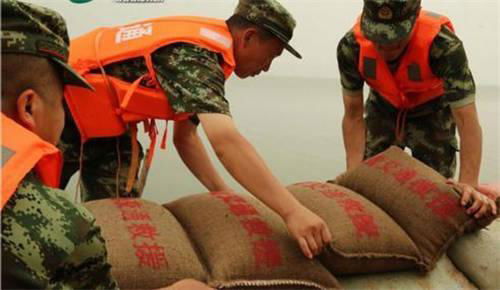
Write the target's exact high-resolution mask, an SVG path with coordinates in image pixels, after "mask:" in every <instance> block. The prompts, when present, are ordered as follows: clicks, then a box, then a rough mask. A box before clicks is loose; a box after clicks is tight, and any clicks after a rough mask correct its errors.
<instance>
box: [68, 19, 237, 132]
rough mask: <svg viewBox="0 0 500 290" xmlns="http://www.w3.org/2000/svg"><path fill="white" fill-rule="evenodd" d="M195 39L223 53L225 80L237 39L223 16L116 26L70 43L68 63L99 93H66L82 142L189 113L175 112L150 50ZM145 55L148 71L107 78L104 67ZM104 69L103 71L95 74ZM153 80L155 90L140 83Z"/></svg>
mask: <svg viewBox="0 0 500 290" xmlns="http://www.w3.org/2000/svg"><path fill="white" fill-rule="evenodd" d="M178 42H185V43H192V44H195V45H197V46H200V47H203V48H205V49H208V50H210V51H214V52H216V53H219V54H220V55H222V57H223V63H222V64H221V66H222V68H223V70H224V74H225V77H226V79H227V78H228V77H229V76H230V75H231V74H232V72H233V70H234V67H235V60H234V56H233V39H232V37H231V33H230V32H229V29H228V27H227V25H226V23H225V22H224V21H222V20H217V19H211V18H202V17H162V18H156V19H148V20H144V21H140V22H136V23H133V24H130V25H125V26H117V27H103V28H98V29H95V30H93V31H91V32H89V33H87V34H85V35H83V36H80V37H77V38H75V39H73V40H72V41H71V46H70V57H69V63H70V65H71V66H73V67H74V68H75V69H76V70H77V71H78V72H79V73H80V74H82V75H83V76H84V77H85V79H86V80H87V81H88V82H89V83H90V84H92V85H93V86H94V88H95V91H94V92H92V91H89V90H86V89H83V88H79V87H70V88H68V90H67V92H66V94H65V97H66V101H67V104H68V107H69V109H70V111H71V113H72V116H73V119H74V120H75V123H76V125H77V127H78V129H79V131H80V134H81V137H82V141H86V140H88V139H90V138H98V137H112V136H118V135H121V134H123V133H124V132H125V130H126V128H127V123H137V122H141V121H147V120H149V119H162V120H183V119H187V118H188V117H189V114H175V113H174V112H173V110H172V108H171V106H170V105H169V103H168V98H167V96H165V93H164V91H163V90H161V89H160V86H159V85H158V82H157V79H156V74H155V71H154V69H153V63H152V60H151V54H152V53H153V52H154V51H155V50H157V49H158V48H160V47H164V46H167V45H169V44H173V43H178ZM138 57H142V58H144V59H145V62H146V66H147V68H148V74H147V75H144V76H142V77H141V78H139V79H137V80H136V81H135V82H134V83H132V84H131V83H127V82H124V81H121V80H119V79H118V78H115V77H112V76H107V75H106V74H105V72H104V69H103V67H104V66H106V65H108V64H111V63H116V62H119V61H124V60H127V59H133V58H138ZM96 69H100V73H93V72H92V71H95V70H96ZM144 78H146V79H149V80H150V81H152V83H153V84H154V88H146V87H142V86H140V85H139V84H140V82H141V81H142V80H143V79H144Z"/></svg>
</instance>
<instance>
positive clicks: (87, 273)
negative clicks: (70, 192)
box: [2, 175, 117, 289]
mask: <svg viewBox="0 0 500 290" xmlns="http://www.w3.org/2000/svg"><path fill="white" fill-rule="evenodd" d="M110 268H111V267H110V265H109V264H108V263H107V254H106V248H105V244H104V240H103V238H102V237H101V235H100V229H99V228H98V227H96V226H95V224H94V218H93V217H92V216H91V215H90V213H89V212H88V211H87V210H85V209H84V208H83V207H81V206H78V205H75V204H73V203H72V202H71V201H70V200H69V197H67V196H66V194H65V193H64V192H62V191H60V190H56V189H52V188H48V187H45V186H44V185H42V184H41V183H40V182H39V181H38V180H37V179H36V178H35V177H34V176H33V175H30V176H28V177H27V178H25V180H24V181H23V182H22V183H21V184H20V185H19V187H18V189H17V191H16V193H15V194H14V196H13V197H12V198H11V199H10V200H9V201H8V203H7V204H6V205H5V207H4V208H3V210H2V288H5V289H8V288H38V289H42V288H50V289H74V288H80V289H114V288H117V285H116V282H115V281H114V280H113V279H112V277H111V273H110Z"/></svg>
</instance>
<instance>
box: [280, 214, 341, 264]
mask: <svg viewBox="0 0 500 290" xmlns="http://www.w3.org/2000/svg"><path fill="white" fill-rule="evenodd" d="M285 222H286V225H287V227H288V230H289V231H290V234H291V235H292V236H293V237H294V238H295V239H296V240H297V241H298V243H299V246H300V248H301V249H302V252H303V253H304V255H306V257H308V258H309V259H312V258H313V257H314V256H316V255H317V254H319V253H320V252H321V250H322V249H323V247H324V246H326V245H327V244H328V243H329V242H330V241H331V240H332V236H331V234H330V230H329V229H328V227H327V225H326V223H325V222H324V221H323V220H322V219H321V218H320V217H318V216H317V215H316V214H314V213H313V212H311V211H310V210H309V209H307V208H305V207H304V206H299V207H297V209H296V210H294V211H292V212H291V213H290V214H289V215H287V216H286V217H285Z"/></svg>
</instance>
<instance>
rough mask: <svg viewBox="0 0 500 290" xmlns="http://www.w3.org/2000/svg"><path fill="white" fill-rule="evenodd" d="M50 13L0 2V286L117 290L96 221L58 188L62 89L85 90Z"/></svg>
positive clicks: (61, 23) (63, 30) (61, 31)
mask: <svg viewBox="0 0 500 290" xmlns="http://www.w3.org/2000/svg"><path fill="white" fill-rule="evenodd" d="M68 43H69V39H68V36H67V31H66V25H65V23H64V20H63V19H62V18H61V16H60V15H58V14H56V13H55V12H54V11H52V10H49V9H46V8H43V7H40V6H35V5H32V4H25V3H22V2H17V1H13V0H2V130H1V131H2V140H1V142H2V144H1V145H2V147H1V149H2V288H5V289H11V288H23V289H28V288H29V289H32V288H39V289H41V288H61V289H62V288H89V289H90V288H91V289H98V288H100V289H112V288H115V287H116V283H115V281H114V280H113V279H112V277H111V275H110V265H109V264H108V263H107V260H106V248H105V244H104V240H103V238H102V237H101V234H100V229H99V228H98V227H97V226H96V225H95V224H94V218H93V217H92V215H91V214H90V213H89V212H88V211H87V210H85V208H83V207H82V206H77V205H74V204H73V203H72V202H71V200H70V198H69V196H67V195H66V193H65V192H63V191H61V190H59V189H56V188H57V185H58V182H59V173H60V169H61V166H62V159H61V154H60V152H59V151H58V150H57V148H56V147H55V144H57V142H58V140H59V137H60V135H61V132H62V129H63V126H64V109H63V87H64V86H65V85H78V86H82V87H84V88H90V86H89V85H88V84H87V82H86V81H85V80H83V79H82V78H81V77H79V76H78V75H77V74H76V73H75V72H73V71H72V70H71V69H70V67H69V66H68V65H67V64H66V62H67V58H68Z"/></svg>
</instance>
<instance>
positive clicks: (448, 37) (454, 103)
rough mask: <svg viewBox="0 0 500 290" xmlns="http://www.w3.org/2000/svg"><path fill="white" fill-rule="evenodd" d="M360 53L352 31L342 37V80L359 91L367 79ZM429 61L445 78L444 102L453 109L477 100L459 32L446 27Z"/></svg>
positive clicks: (347, 88) (338, 55)
mask: <svg viewBox="0 0 500 290" xmlns="http://www.w3.org/2000/svg"><path fill="white" fill-rule="evenodd" d="M359 53H360V47H359V44H358V43H357V41H356V39H355V36H354V33H353V31H352V30H351V31H349V32H348V33H347V34H346V35H345V36H344V37H343V38H342V39H341V40H340V42H339V45H338V47H337V61H338V65H339V71H340V78H341V83H342V87H343V88H344V89H345V90H347V91H359V90H361V89H362V88H363V84H364V79H363V77H362V76H361V73H360V72H359V70H358V63H359ZM429 64H430V67H431V69H432V72H433V73H434V74H435V75H436V76H438V77H440V78H442V79H443V80H444V89H445V94H444V95H443V96H442V97H441V101H444V103H445V104H448V105H450V106H451V107H452V108H458V107H461V106H464V105H467V104H470V103H472V102H474V98H475V84H474V79H473V77H472V73H471V71H470V69H469V65H468V62H467V57H466V55H465V50H464V47H463V44H462V42H461V41H460V39H459V38H458V37H457V36H456V35H455V33H453V32H452V31H450V30H449V29H448V28H447V27H445V26H443V27H442V28H441V31H440V32H439V33H438V35H437V36H436V38H435V39H434V41H433V43H432V46H431V48H430V54H429ZM391 65H392V66H393V67H394V66H397V63H395V64H394V63H392V64H391V63H389V66H391ZM370 94H371V95H373V96H376V97H377V98H380V95H379V94H378V93H377V92H375V91H373V90H370ZM422 106H425V104H424V105H422Z"/></svg>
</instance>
